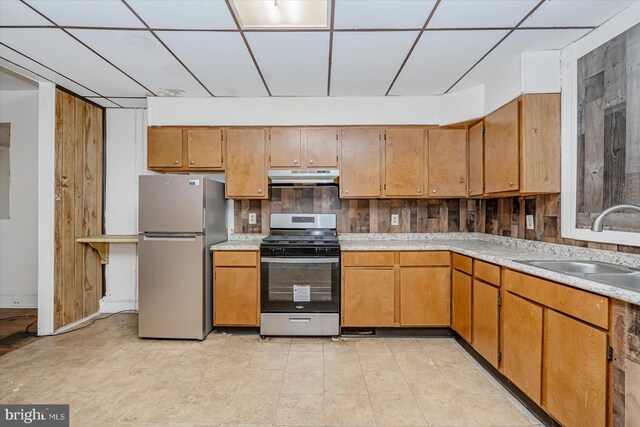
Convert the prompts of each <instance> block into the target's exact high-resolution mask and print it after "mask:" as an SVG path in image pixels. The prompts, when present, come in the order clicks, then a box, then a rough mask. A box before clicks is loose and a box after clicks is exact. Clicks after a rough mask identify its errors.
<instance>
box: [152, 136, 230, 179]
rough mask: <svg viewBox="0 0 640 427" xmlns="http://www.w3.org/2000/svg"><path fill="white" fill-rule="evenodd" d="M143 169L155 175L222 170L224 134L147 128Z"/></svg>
mask: <svg viewBox="0 0 640 427" xmlns="http://www.w3.org/2000/svg"><path fill="white" fill-rule="evenodd" d="M147 167H148V168H149V169H150V170H154V171H158V172H174V173H175V172H209V171H222V170H224V130H223V129H221V128H210V127H202V128H201V127H187V128H182V127H180V128H177V127H170V126H168V127H156V126H154V127H149V129H148V131H147Z"/></svg>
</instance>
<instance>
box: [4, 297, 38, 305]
mask: <svg viewBox="0 0 640 427" xmlns="http://www.w3.org/2000/svg"><path fill="white" fill-rule="evenodd" d="M15 300H20V305H14V304H13V302H14V301H15ZM0 308H38V295H35V294H33V295H12V294H2V295H0Z"/></svg>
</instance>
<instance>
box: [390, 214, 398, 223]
mask: <svg viewBox="0 0 640 427" xmlns="http://www.w3.org/2000/svg"><path fill="white" fill-rule="evenodd" d="M399 224H400V215H398V214H391V225H399Z"/></svg>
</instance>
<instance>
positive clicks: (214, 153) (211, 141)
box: [185, 129, 224, 169]
mask: <svg viewBox="0 0 640 427" xmlns="http://www.w3.org/2000/svg"><path fill="white" fill-rule="evenodd" d="M185 132H186V138H187V158H188V160H189V161H188V167H189V168H193V169H216V168H217V169H219V168H222V161H223V160H222V158H223V157H222V146H223V138H224V133H223V131H222V129H187V130H186V131H185Z"/></svg>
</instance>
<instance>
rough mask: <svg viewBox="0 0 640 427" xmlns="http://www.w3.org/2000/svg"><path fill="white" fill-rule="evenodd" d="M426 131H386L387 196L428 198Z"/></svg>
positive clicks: (391, 129) (394, 129)
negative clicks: (425, 151) (425, 160)
mask: <svg viewBox="0 0 640 427" xmlns="http://www.w3.org/2000/svg"><path fill="white" fill-rule="evenodd" d="M424 132H425V131H424V130H423V129H397V128H388V129H385V142H384V146H385V181H384V182H385V183H384V188H385V195H387V196H409V197H421V196H423V195H424V189H423V185H424V142H425V141H424V139H425V138H424Z"/></svg>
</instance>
